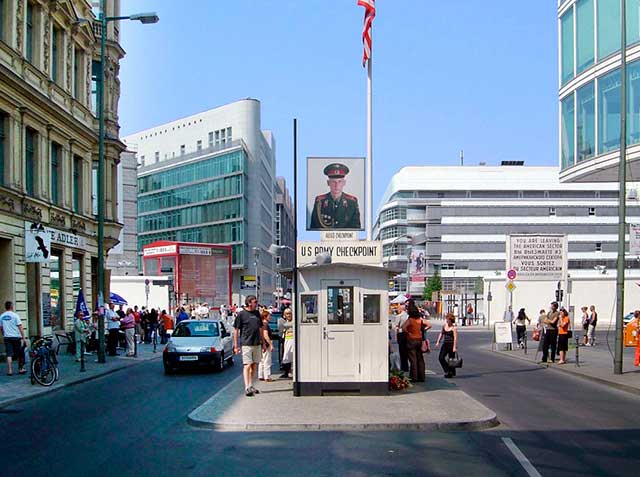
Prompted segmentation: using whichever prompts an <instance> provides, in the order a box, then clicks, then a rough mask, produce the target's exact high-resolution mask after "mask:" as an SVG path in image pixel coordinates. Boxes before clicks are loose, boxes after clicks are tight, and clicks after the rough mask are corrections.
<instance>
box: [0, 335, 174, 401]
mask: <svg viewBox="0 0 640 477" xmlns="http://www.w3.org/2000/svg"><path fill="white" fill-rule="evenodd" d="M163 347H164V345H160V344H158V346H157V352H156V353H154V352H153V345H151V344H141V345H138V357H137V358H127V357H125V353H126V351H125V350H123V349H118V352H119V353H120V356H114V357H110V356H107V357H106V363H103V364H99V363H96V362H95V360H96V359H97V355H96V354H92V355H90V356H89V355H86V356H85V369H86V371H85V372H83V373H81V372H80V363H76V362H75V355H71V354H69V353H67V352H66V348H63V349H61V350H60V354H59V355H58V363H59V364H58V370H59V372H60V377H59V379H58V381H56V382H55V383H54V384H53V385H52V386H49V387H45V386H40V385H39V384H37V383H36V384H33V385H32V384H31V380H30V379H29V376H30V371H27V374H17V370H18V368H17V366H16V364H15V363H14V375H13V376H7V374H6V373H7V368H6V364H5V363H4V362H3V363H0V408H3V407H7V406H9V405H11V404H14V403H16V402H20V401H26V400H28V399H32V398H35V397H38V396H42V395H43V394H46V393H49V392H52V391H56V390H58V389H62V388H65V387H67V386H72V385H74V384H78V383H83V382H85V381H89V380H92V379H95V378H98V377H100V376H104V375H107V374H111V373H113V372H116V371H118V370H120V369H124V368H128V367H130V366H135V365H136V364H137V363H141V362H143V361H150V360H153V359H159V358H161V357H162V349H163ZM27 365H29V362H27Z"/></svg>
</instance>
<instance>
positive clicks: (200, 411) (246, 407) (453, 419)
mask: <svg viewBox="0 0 640 477" xmlns="http://www.w3.org/2000/svg"><path fill="white" fill-rule="evenodd" d="M274 374H275V371H274ZM243 387H244V384H243V380H242V376H239V377H238V378H236V379H234V380H233V381H232V382H230V383H229V384H228V385H227V386H225V387H224V388H222V389H221V390H220V391H218V392H217V393H216V394H214V395H213V396H212V397H211V398H209V400H207V401H206V402H205V403H204V404H203V405H201V406H200V407H198V408H197V409H195V410H194V411H193V412H192V413H191V414H189V416H188V422H189V423H190V424H191V425H193V426H196V427H205V428H210V429H215V430H217V431H262V432H264V431H268V432H272V431H390V430H414V431H417V430H422V431H424V430H441V431H452V430H478V429H486V428H489V427H494V426H496V425H498V424H499V422H498V419H497V417H496V414H495V413H494V412H493V411H491V410H490V409H488V408H487V407H485V406H483V405H482V404H480V403H479V402H478V401H476V400H475V399H473V398H471V397H470V396H469V395H468V394H466V393H464V392H463V391H460V390H458V389H457V387H456V386H455V384H453V383H451V382H449V381H447V380H445V379H444V378H438V377H435V376H434V375H432V374H430V373H429V372H427V382H426V384H417V385H414V387H413V388H411V389H409V390H407V391H402V392H393V393H390V394H389V395H386V396H323V397H311V396H308V397H294V396H293V384H292V381H291V380H285V379H278V380H276V381H274V382H271V383H267V382H261V381H258V382H257V384H256V388H257V389H259V390H260V394H258V395H257V396H254V397H246V396H245V395H244V393H243Z"/></svg>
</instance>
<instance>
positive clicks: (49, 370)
mask: <svg viewBox="0 0 640 477" xmlns="http://www.w3.org/2000/svg"><path fill="white" fill-rule="evenodd" d="M52 343H53V340H52V339H51V338H46V337H43V338H38V339H37V340H36V341H34V343H33V344H32V345H31V350H30V351H29V356H30V357H31V384H35V383H38V384H40V385H41V386H51V385H52V384H53V383H54V382H56V381H57V380H58V377H59V374H58V358H57V357H56V354H55V352H54V351H53V349H52V348H51V345H52Z"/></svg>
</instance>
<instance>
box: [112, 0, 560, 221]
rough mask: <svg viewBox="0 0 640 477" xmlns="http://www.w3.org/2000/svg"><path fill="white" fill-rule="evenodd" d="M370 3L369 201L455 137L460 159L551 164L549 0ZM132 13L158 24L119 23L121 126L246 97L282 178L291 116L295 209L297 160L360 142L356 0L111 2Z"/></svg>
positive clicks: (361, 82) (445, 150)
mask: <svg viewBox="0 0 640 477" xmlns="http://www.w3.org/2000/svg"><path fill="white" fill-rule="evenodd" d="M376 3H377V16H376V19H375V21H374V34H373V52H374V53H373V55H374V63H373V65H374V76H373V80H374V90H373V91H374V98H373V102H374V109H373V127H374V211H375V210H377V208H378V206H379V205H380V204H379V202H380V199H381V197H382V194H383V193H384V191H385V189H386V187H387V184H388V181H389V179H390V177H391V176H392V175H393V174H394V173H395V172H396V171H398V170H399V169H400V168H401V167H402V166H408V165H456V164H458V163H459V157H458V156H459V151H460V149H464V152H465V164H469V165H475V164H478V163H479V162H481V161H483V162H487V163H488V164H498V163H499V162H500V161H501V160H504V159H520V160H524V161H525V163H526V164H528V165H556V164H557V163H558V158H557V151H558V146H557V142H558V127H557V122H558V114H557V111H558V99H557V98H558V97H557V86H558V60H557V55H558V54H557V2H555V1H552V0H544V1H540V0H536V1H526V2H525V1H522V2H513V1H512V0H491V1H487V0H440V1H436V0H378V1H377V2H376ZM145 11H156V12H157V13H158V15H159V17H160V22H159V23H158V24H155V25H142V24H140V23H139V22H123V23H122V25H121V31H122V37H121V42H122V46H123V47H124V49H125V51H126V52H127V56H126V57H125V59H124V60H123V61H122V63H121V73H120V79H121V82H122V96H121V101H120V124H121V127H122V129H121V134H122V135H123V136H124V135H127V134H130V133H133V132H136V131H139V130H142V129H145V128H148V127H151V126H154V125H157V124H161V123H164V122H167V121H171V120H173V119H177V118H179V117H183V116H187V115H190V114H194V113H196V112H199V111H204V110H207V109H210V108H213V107H216V106H219V105H222V104H225V103H228V102H231V101H235V100H238V99H241V98H245V97H253V98H257V99H259V100H260V101H261V102H262V127H263V129H270V130H272V131H273V132H274V135H275V138H276V141H277V151H276V152H277V173H278V175H283V176H284V177H285V178H286V179H287V182H288V184H289V187H290V189H293V171H292V168H293V165H292V164H293V162H292V161H293V160H292V157H293V139H292V121H293V118H294V117H297V118H298V126H299V136H298V137H299V141H298V157H299V158H300V160H301V164H300V165H301V167H300V170H299V171H300V176H299V193H300V194H301V195H300V199H299V200H300V202H299V205H300V207H301V208H302V206H303V204H304V199H303V197H304V195H303V194H304V192H305V191H304V184H305V183H306V178H305V176H304V172H305V171H304V167H302V166H303V164H302V162H303V161H302V160H303V159H304V158H306V157H307V156H364V155H365V154H366V70H365V69H364V68H362V64H361V57H362V43H361V39H360V35H361V29H362V19H363V8H361V7H358V6H357V2H356V0H298V1H294V0H232V1H229V0H180V1H177V0H124V1H123V2H122V13H123V14H130V13H138V12H145ZM300 213H301V214H303V212H302V211H300ZM299 217H300V221H299V224H301V225H302V224H304V221H303V220H304V219H303V215H300V216H299ZM374 220H375V218H374ZM300 228H301V229H302V227H300Z"/></svg>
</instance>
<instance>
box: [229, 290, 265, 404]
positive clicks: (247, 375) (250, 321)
mask: <svg viewBox="0 0 640 477" xmlns="http://www.w3.org/2000/svg"><path fill="white" fill-rule="evenodd" d="M257 307H258V299H257V298H256V297H255V296H253V295H249V296H248V297H247V299H246V300H245V308H244V310H242V311H240V312H238V314H237V316H236V321H235V323H234V324H233V328H234V330H233V352H234V353H236V354H239V353H240V351H242V365H243V368H242V376H243V377H244V393H245V395H246V396H253V395H254V394H259V393H260V391H258V390H257V389H256V388H254V387H253V381H254V379H255V377H256V374H257V370H258V363H260V360H261V359H262V340H263V339H264V337H263V335H262V319H261V318H260V313H259V312H258V310H256V308H257ZM238 335H240V336H241V338H242V350H241V349H240V348H239V347H238Z"/></svg>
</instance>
